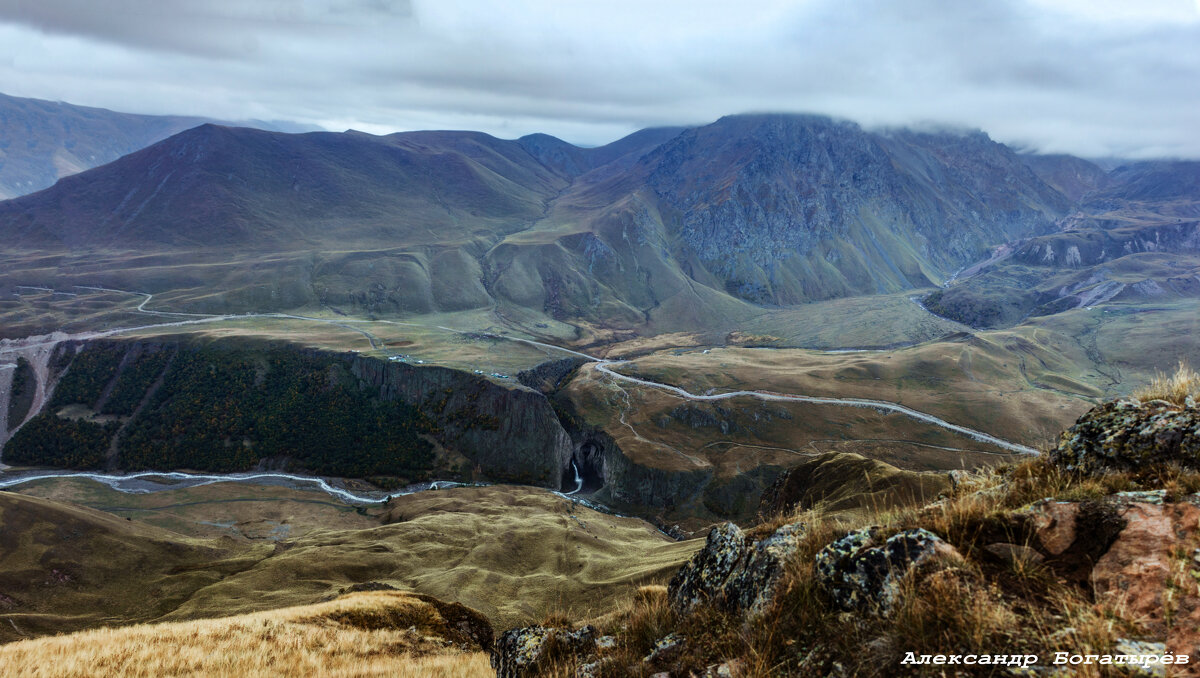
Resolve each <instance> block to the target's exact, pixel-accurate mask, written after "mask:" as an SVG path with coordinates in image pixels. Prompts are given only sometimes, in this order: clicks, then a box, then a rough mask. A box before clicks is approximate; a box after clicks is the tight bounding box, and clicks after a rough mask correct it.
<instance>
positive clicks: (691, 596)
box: [667, 523, 804, 619]
mask: <svg viewBox="0 0 1200 678" xmlns="http://www.w3.org/2000/svg"><path fill="white" fill-rule="evenodd" d="M803 531H804V526H803V525H802V524H800V523H791V524H788V525H784V526H783V527H780V528H779V529H777V530H775V532H773V533H772V534H771V535H770V536H768V537H766V538H764V539H761V540H758V541H755V540H754V539H752V538H750V537H748V536H746V534H745V533H743V532H742V531H741V529H739V528H738V527H737V526H736V525H734V524H733V523H725V524H724V525H720V526H718V527H715V528H713V530H712V531H711V532H709V534H708V541H707V542H706V543H705V545H704V548H703V549H701V550H700V551H699V552H698V553H696V555H694V556H692V559H691V560H690V561H688V563H687V564H686V565H684V566H683V567H682V568H680V569H679V572H677V573H675V576H674V577H672V578H671V583H670V584H668V586H667V591H668V596H669V599H670V601H671V606H672V607H673V608H674V609H675V610H676V611H677V612H680V613H687V612H691V611H692V610H693V609H695V608H696V607H697V606H699V605H701V604H703V603H706V602H711V603H713V604H716V605H719V606H721V607H722V608H724V609H725V610H727V611H730V612H738V613H743V612H744V613H747V615H748V617H749V618H751V619H753V618H754V617H756V616H758V615H760V614H762V612H763V611H765V610H766V609H767V608H768V607H769V606H770V604H771V602H772V601H773V600H774V599H775V593H776V589H777V587H778V584H779V582H780V580H781V579H782V577H783V574H784V571H785V570H786V566H787V564H788V562H790V561H791V559H792V558H793V557H794V556H795V554H796V547H797V545H798V542H799V538H800V536H801V535H802V534H803Z"/></svg>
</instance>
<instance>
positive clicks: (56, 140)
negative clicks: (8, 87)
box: [0, 94, 299, 200]
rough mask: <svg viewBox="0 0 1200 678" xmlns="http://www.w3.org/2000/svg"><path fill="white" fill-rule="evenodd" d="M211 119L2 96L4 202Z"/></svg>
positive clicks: (282, 126)
mask: <svg viewBox="0 0 1200 678" xmlns="http://www.w3.org/2000/svg"><path fill="white" fill-rule="evenodd" d="M205 122H206V120H205V119H203V118H196V117H186V116H176V115H135V114H131V113H117V112H114V111H109V110H105V109H102V108H89V107H86V106H73V105H71V104H66V103H63V102H61V101H42V100H40V99H24V98H19V97H12V96H8V95H5V94H0V200H4V199H8V198H15V197H17V196H21V195H25V194H27V193H33V192H35V191H40V190H42V189H43V188H47V187H49V186H52V185H54V182H55V181H57V180H59V179H61V178H63V177H65V176H68V175H71V174H75V173H77V172H82V171H84V170H87V169H91V168H93V167H99V166H100V165H103V164H105V163H109V162H112V161H113V160H116V159H117V158H119V157H121V156H123V155H127V154H129V153H132V152H134V151H136V150H138V149H142V148H145V147H146V146H149V145H150V144H152V143H155V142H157V141H161V140H163V139H165V138H167V137H169V136H171V135H173V134H178V133H179V132H182V131H183V130H186V129H188V128H191V127H195V126H197V125H201V124H204V123H205ZM244 124H246V125H248V126H252V127H259V128H262V129H276V130H280V131H299V126H297V125H289V124H286V123H266V122H261V121H255V122H247V123H244Z"/></svg>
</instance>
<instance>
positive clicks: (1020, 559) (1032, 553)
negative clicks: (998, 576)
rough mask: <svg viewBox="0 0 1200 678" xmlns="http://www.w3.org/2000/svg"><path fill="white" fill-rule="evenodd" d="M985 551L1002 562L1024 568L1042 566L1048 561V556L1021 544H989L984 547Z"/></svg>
mask: <svg viewBox="0 0 1200 678" xmlns="http://www.w3.org/2000/svg"><path fill="white" fill-rule="evenodd" d="M983 550H984V551H987V552H988V553H990V554H992V555H993V556H995V557H996V558H998V559H1000V561H1001V562H1003V563H1006V564H1008V565H1020V566H1022V567H1030V566H1033V565H1041V564H1042V563H1043V562H1045V560H1046V556H1043V555H1042V554H1040V553H1038V552H1037V550H1036V549H1032V548H1030V547H1028V546H1022V545H1020V544H1009V543H1005V542H997V543H995V544H988V545H987V546H985V547H983Z"/></svg>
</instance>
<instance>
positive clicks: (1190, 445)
mask: <svg viewBox="0 0 1200 678" xmlns="http://www.w3.org/2000/svg"><path fill="white" fill-rule="evenodd" d="M1050 460H1051V461H1052V462H1053V463H1055V464H1057V465H1058V466H1060V467H1062V468H1065V469H1067V470H1070V471H1078V472H1080V473H1087V474H1094V473H1101V472H1104V471H1133V470H1138V469H1141V468H1145V467H1147V466H1151V465H1155V464H1178V465H1180V466H1182V467H1184V468H1189V469H1196V470H1200V410H1197V409H1195V408H1190V407H1180V406H1178V405H1173V404H1171V403H1168V402H1166V401H1163V400H1152V401H1150V402H1146V403H1142V402H1138V401H1136V400H1114V401H1110V402H1107V403H1104V404H1102V405H1099V406H1097V407H1094V408H1092V409H1091V410H1090V411H1088V412H1087V413H1086V414H1084V415H1083V416H1082V417H1080V418H1079V420H1078V421H1076V422H1075V425H1074V426H1072V427H1071V428H1069V429H1067V430H1066V431H1064V432H1063V434H1062V437H1061V438H1060V439H1059V443H1058V447H1056V448H1055V449H1054V450H1051V452H1050Z"/></svg>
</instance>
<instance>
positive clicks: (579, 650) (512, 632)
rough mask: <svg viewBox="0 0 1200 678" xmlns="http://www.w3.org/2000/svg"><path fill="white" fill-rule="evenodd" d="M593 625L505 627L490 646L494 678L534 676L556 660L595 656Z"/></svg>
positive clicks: (581, 660) (576, 660) (549, 666)
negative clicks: (574, 626) (498, 637)
mask: <svg viewBox="0 0 1200 678" xmlns="http://www.w3.org/2000/svg"><path fill="white" fill-rule="evenodd" d="M596 637H597V633H596V627H594V626H591V625H588V626H584V627H581V628H579V629H576V630H574V631H571V630H568V629H560V628H552V627H545V626H527V627H524V628H519V629H509V630H507V631H505V632H504V633H502V634H501V635H500V639H499V640H498V641H496V644H495V646H493V648H492V658H491V659H492V668H494V669H496V676H497V678H524V677H525V676H537V675H541V674H542V673H543V672H545V671H547V670H548V669H550V668H552V666H553V665H554V664H555V663H557V662H574V663H579V664H583V663H584V661H585V660H587V659H591V658H594V657H595V655H596V649H597V647H596Z"/></svg>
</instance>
